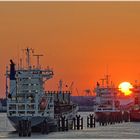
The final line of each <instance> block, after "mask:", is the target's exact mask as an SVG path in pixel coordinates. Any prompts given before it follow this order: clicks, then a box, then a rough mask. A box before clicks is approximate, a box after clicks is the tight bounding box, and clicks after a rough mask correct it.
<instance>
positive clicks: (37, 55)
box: [33, 54, 43, 69]
mask: <svg viewBox="0 0 140 140" xmlns="http://www.w3.org/2000/svg"><path fill="white" fill-rule="evenodd" d="M33 56H36V58H37V68H38V69H39V68H40V64H39V60H40V59H39V58H40V56H43V55H42V54H35V55H33Z"/></svg>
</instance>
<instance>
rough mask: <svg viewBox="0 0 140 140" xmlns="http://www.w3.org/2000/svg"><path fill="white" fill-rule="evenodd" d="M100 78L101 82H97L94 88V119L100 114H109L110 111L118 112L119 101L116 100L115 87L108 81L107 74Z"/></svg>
mask: <svg viewBox="0 0 140 140" xmlns="http://www.w3.org/2000/svg"><path fill="white" fill-rule="evenodd" d="M101 80H102V84H100V83H99V82H97V86H96V88H95V93H96V97H95V105H94V112H95V114H96V119H97V120H98V119H99V117H100V116H102V117H103V115H110V113H114V112H120V102H119V100H117V98H116V97H117V88H115V87H114V85H113V84H112V83H109V75H106V76H105V78H104V79H101Z"/></svg>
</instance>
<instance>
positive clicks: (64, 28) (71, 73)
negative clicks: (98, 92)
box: [0, 2, 140, 97]
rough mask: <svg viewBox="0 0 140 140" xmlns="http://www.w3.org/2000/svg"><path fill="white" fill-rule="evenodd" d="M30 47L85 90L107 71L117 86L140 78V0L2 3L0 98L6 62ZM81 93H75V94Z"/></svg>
mask: <svg viewBox="0 0 140 140" xmlns="http://www.w3.org/2000/svg"><path fill="white" fill-rule="evenodd" d="M26 46H30V47H32V48H34V49H35V50H36V53H39V54H44V57H42V59H41V62H42V64H43V66H44V67H45V66H47V65H49V66H50V67H52V68H53V69H54V73H55V75H54V78H53V79H51V80H49V81H48V84H47V85H46V86H47V88H48V89H53V90H54V89H57V82H58V80H59V79H60V78H61V79H63V81H64V83H66V84H68V85H70V83H71V82H72V81H74V90H75V88H77V89H78V90H79V92H80V93H83V91H82V90H84V89H86V88H90V89H93V87H94V85H95V84H96V81H97V80H98V79H100V78H102V77H103V76H104V74H105V73H106V67H107V65H108V72H109V74H110V75H111V77H112V80H113V81H114V82H115V84H116V85H118V84H119V83H120V82H122V81H129V82H134V80H136V79H137V80H140V2H0V97H2V96H4V95H5V93H4V92H5V79H4V73H5V66H6V65H9V59H10V58H12V59H14V60H16V59H17V54H18V50H19V49H22V48H25V47H26ZM75 94H76V93H75Z"/></svg>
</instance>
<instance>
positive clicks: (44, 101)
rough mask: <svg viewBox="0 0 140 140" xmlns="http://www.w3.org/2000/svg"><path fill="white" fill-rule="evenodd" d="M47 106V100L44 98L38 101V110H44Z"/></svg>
mask: <svg viewBox="0 0 140 140" xmlns="http://www.w3.org/2000/svg"><path fill="white" fill-rule="evenodd" d="M46 106H47V99H46V97H42V98H41V100H40V110H45V108H46Z"/></svg>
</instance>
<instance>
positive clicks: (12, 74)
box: [10, 59, 16, 80]
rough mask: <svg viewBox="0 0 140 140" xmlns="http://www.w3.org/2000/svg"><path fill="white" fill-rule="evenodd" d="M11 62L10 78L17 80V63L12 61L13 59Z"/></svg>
mask: <svg viewBox="0 0 140 140" xmlns="http://www.w3.org/2000/svg"><path fill="white" fill-rule="evenodd" d="M10 62H11V64H10V80H16V78H15V74H16V70H15V64H14V62H13V61H12V59H11V60H10Z"/></svg>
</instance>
